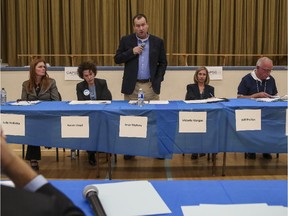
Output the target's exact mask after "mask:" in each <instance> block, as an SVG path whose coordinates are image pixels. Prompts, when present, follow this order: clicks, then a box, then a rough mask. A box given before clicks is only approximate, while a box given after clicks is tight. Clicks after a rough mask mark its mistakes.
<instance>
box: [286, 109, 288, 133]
mask: <svg viewBox="0 0 288 216" xmlns="http://www.w3.org/2000/svg"><path fill="white" fill-rule="evenodd" d="M286 136H288V109H286Z"/></svg>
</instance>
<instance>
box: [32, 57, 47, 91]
mask: <svg viewBox="0 0 288 216" xmlns="http://www.w3.org/2000/svg"><path fill="white" fill-rule="evenodd" d="M40 62H43V63H44V64H45V68H46V61H45V60H44V59H42V58H37V59H34V60H33V61H32V62H31V64H30V78H29V85H28V91H29V92H33V89H34V88H35V87H36V66H37V64H39V63H40ZM49 84H50V79H49V75H48V74H47V68H46V71H45V76H43V77H42V80H41V82H40V86H41V87H43V88H44V90H46V89H47V88H48V87H49Z"/></svg>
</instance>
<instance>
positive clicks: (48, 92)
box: [21, 59, 60, 170]
mask: <svg viewBox="0 0 288 216" xmlns="http://www.w3.org/2000/svg"><path fill="white" fill-rule="evenodd" d="M21 100H25V101H35V100H42V101H59V100H60V94H59V92H58V89H57V86H56V81H55V80H54V79H52V78H49V76H48V74H47V67H46V61H45V60H44V59H34V60H33V61H32V63H31V65H30V78H29V80H26V81H24V82H23V84H22V95H21ZM26 160H30V163H31V167H32V168H33V169H35V170H38V169H39V165H38V160H41V151H40V146H30V145H28V148H27V153H26Z"/></svg>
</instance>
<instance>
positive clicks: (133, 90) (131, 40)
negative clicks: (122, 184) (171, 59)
mask: <svg viewBox="0 0 288 216" xmlns="http://www.w3.org/2000/svg"><path fill="white" fill-rule="evenodd" d="M132 21H133V29H134V33H133V34H130V35H127V36H124V37H122V38H121V40H120V44H119V47H118V49H117V51H116V55H115V56H114V60H115V63H116V64H122V63H124V64H125V66H124V75H123V80H122V89H121V93H123V94H124V100H137V98H138V91H139V89H140V88H141V89H142V90H143V92H144V100H159V94H160V88H161V82H162V81H163V80H164V74H165V70H166V67H167V59H166V51H165V49H164V42H163V40H162V39H160V38H158V37H156V36H154V35H151V34H149V33H148V28H149V26H148V23H147V17H146V16H145V15H144V14H138V15H136V16H134V17H133V20H132ZM132 157H133V156H130V155H124V159H125V160H130V159H131V158H132Z"/></svg>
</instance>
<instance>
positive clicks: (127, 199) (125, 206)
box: [95, 181, 171, 216]
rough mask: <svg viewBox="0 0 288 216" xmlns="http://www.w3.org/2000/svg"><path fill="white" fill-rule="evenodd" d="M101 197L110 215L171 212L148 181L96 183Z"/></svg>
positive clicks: (128, 215)
mask: <svg viewBox="0 0 288 216" xmlns="http://www.w3.org/2000/svg"><path fill="white" fill-rule="evenodd" d="M95 186H96V187H97V189H98V191H99V194H98V196H99V199H100V201H101V203H102V206H103V208H104V210H105V212H106V214H107V215H109V216H132V215H157V214H168V213H171V211H170V209H169V208H168V207H167V205H166V204H165V203H164V201H163V200H162V198H161V197H160V195H159V194H158V192H157V191H156V190H155V188H154V187H153V185H152V184H151V183H150V182H148V181H128V182H118V183H108V184H95Z"/></svg>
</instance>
